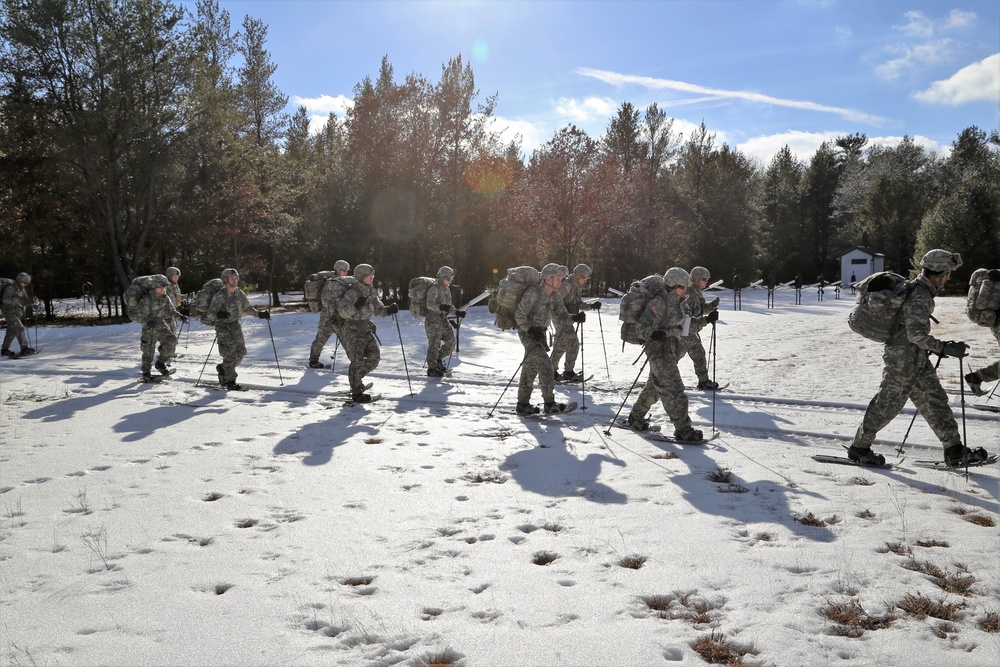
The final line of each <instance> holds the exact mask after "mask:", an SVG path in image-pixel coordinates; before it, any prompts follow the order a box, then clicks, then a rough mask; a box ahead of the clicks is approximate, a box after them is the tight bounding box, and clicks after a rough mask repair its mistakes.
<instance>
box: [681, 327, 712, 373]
mask: <svg viewBox="0 0 1000 667" xmlns="http://www.w3.org/2000/svg"><path fill="white" fill-rule="evenodd" d="M685 354H686V355H687V356H689V357H691V361H693V362H694V372H695V375H697V376H698V382H707V381H708V379H709V378H708V357H707V355H706V354H705V346H704V345H702V344H701V336H700V335H698V334H696V333H693V334H689V335H688V336H687V337H686V338H681V359H683V358H684V355H685Z"/></svg>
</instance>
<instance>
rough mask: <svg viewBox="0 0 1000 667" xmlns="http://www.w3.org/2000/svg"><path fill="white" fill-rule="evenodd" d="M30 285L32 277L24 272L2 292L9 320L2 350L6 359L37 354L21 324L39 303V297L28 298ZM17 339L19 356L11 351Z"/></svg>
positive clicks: (4, 311) (4, 313) (1, 299)
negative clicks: (11, 345)
mask: <svg viewBox="0 0 1000 667" xmlns="http://www.w3.org/2000/svg"><path fill="white" fill-rule="evenodd" d="M5 280H8V279H5ZM29 284H31V276H29V275H28V274H27V273H23V272H22V273H19V274H17V277H16V278H14V280H12V281H10V282H8V283H6V284H5V286H4V288H3V291H2V292H0V304H2V308H3V315H4V318H5V319H6V320H7V333H6V334H4V337H3V350H2V352H3V355H4V356H5V357H12V358H13V357H18V356H20V357H26V356H28V355H29V354H34V353H35V348H33V347H30V346H29V345H28V342H29V341H28V336H27V335H26V334H25V333H24V324H23V323H22V322H21V320H22V318H24V313H25V311H26V310H27V309H28V306H29V305H35V304H37V303H38V298H37V297H31V298H28V285H29ZM15 339H17V343H18V345H20V352H18V353H17V354H15V353H14V352H11V351H10V344H11V343H12V342H14V340H15Z"/></svg>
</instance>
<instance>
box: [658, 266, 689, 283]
mask: <svg viewBox="0 0 1000 667" xmlns="http://www.w3.org/2000/svg"><path fill="white" fill-rule="evenodd" d="M663 284H664V285H666V286H667V289H676V288H678V287H684V288H686V287H687V286H688V285H690V284H691V276H690V275H689V274H688V272H687V271H685V270H684V269H682V268H680V267H679V266H674V267H671V268H669V269H667V272H666V273H664V274H663Z"/></svg>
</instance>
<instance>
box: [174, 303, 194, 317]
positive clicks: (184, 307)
mask: <svg viewBox="0 0 1000 667" xmlns="http://www.w3.org/2000/svg"><path fill="white" fill-rule="evenodd" d="M177 312H178V313H180V314H181V315H184V316H185V317H187V316H188V315H190V314H191V304H190V303H182V304H181V305H180V308H178V309H177Z"/></svg>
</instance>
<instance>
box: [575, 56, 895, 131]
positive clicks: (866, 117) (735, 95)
mask: <svg viewBox="0 0 1000 667" xmlns="http://www.w3.org/2000/svg"><path fill="white" fill-rule="evenodd" d="M577 73H578V74H582V75H583V76H589V77H593V78H595V79H598V80H600V81H604V82H605V83H610V84H612V85H616V86H621V85H626V84H635V85H639V86H644V87H646V88H650V89H654V90H662V89H670V90H677V91H680V92H684V93H695V94H699V95H710V96H712V97H716V98H727V99H737V100H745V101H747V102H754V103H757V104H769V105H772V106H779V107H788V108H790V109H801V110H804V111H818V112H820V113H830V114H834V115H837V116H842V117H844V118H846V119H848V120H851V121H854V122H858V123H867V124H869V125H880V124H882V123H884V122H886V119H885V118H881V117H880V116H874V115H871V114H867V113H864V112H861V111H856V110H854V109H844V108H840V107H832V106H828V105H825V104H818V103H816V102H809V101H806V100H787V99H782V98H779V97H771V96H770V95H763V94H761V93H754V92H749V91H742V90H720V89H716V88H706V87H705V86H699V85H696V84H693V83H685V82H683V81H671V80H669V79H655V78H653V77H648V76H635V75H632V74H619V73H617V72H607V71H604V70H596V69H588V68H580V69H578V70H577Z"/></svg>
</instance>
